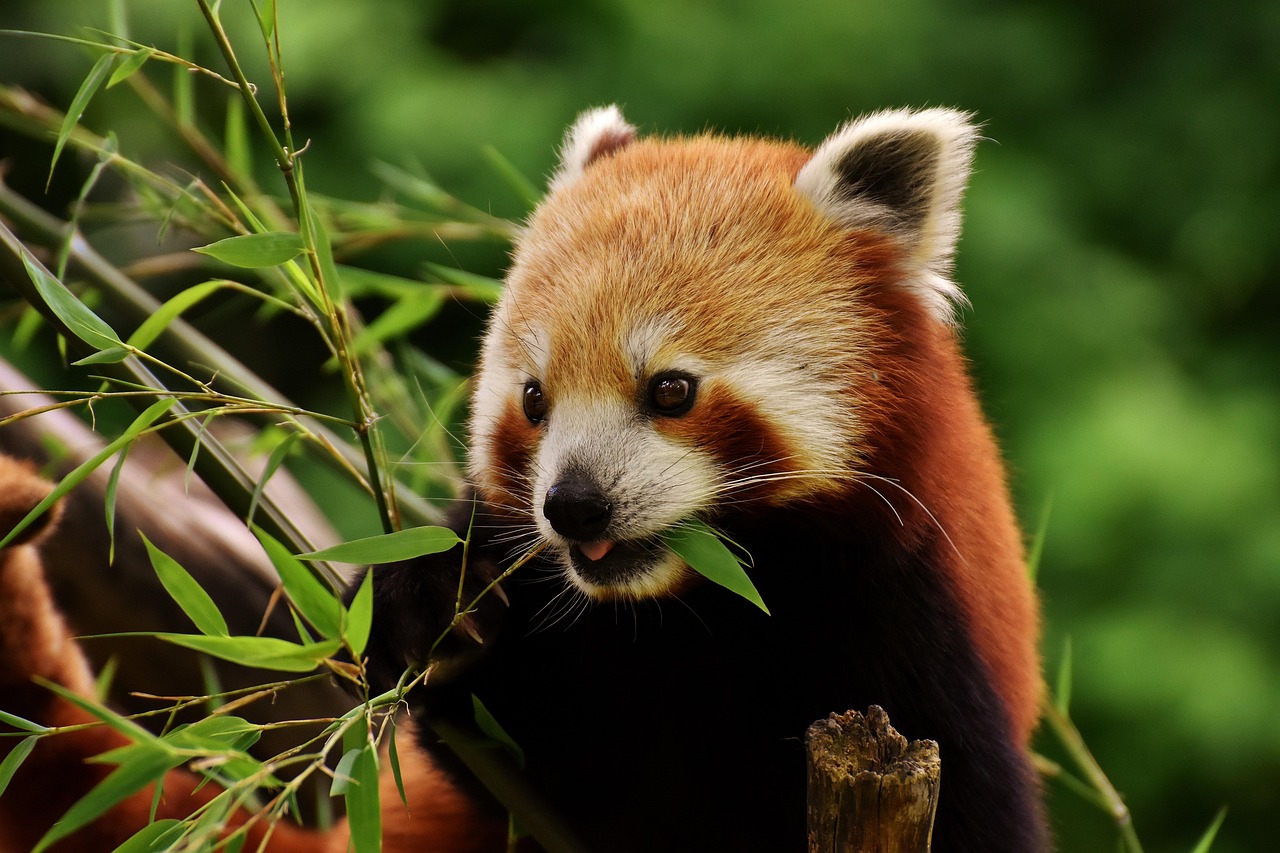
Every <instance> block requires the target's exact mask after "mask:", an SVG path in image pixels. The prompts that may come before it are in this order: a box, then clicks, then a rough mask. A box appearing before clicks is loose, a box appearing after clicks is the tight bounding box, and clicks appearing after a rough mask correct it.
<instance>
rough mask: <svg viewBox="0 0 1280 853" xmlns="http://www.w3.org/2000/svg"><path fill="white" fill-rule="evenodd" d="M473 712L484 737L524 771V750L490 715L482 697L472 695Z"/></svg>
mask: <svg viewBox="0 0 1280 853" xmlns="http://www.w3.org/2000/svg"><path fill="white" fill-rule="evenodd" d="M471 712H472V714H473V715H474V717H475V721H476V726H477V727H478V728H479V729H480V731H481V732H482V733H483V734H484V736H485V737H487V738H488V739H489V740H491V741H493V742H495V743H497V744H499V745H500V746H501V747H502V748H503V749H505V750H506V751H507V752H508V753H509V754H510V755H511V757H512V758H513V759H515V762H516V766H517V767H519V768H520V769H521V770H523V769H524V749H522V748H521V746H520V744H518V743H516V742H515V739H514V738H513V737H511V735H509V734H507V730H506V729H504V728H503V727H502V724H501V723H499V722H498V719H497V718H496V717H494V716H493V714H491V713H489V709H488V708H486V707H485V706H484V703H483V702H481V701H480V697H479V696H476V695H475V694H474V693H473V694H471Z"/></svg>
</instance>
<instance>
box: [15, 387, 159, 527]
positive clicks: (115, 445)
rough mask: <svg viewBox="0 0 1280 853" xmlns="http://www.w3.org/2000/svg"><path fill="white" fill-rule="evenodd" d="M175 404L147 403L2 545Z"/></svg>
mask: <svg viewBox="0 0 1280 853" xmlns="http://www.w3.org/2000/svg"><path fill="white" fill-rule="evenodd" d="M173 404H174V400H173V398H172V397H166V398H164V399H163V400H157V401H156V402H154V403H152V404H151V405H150V406H148V407H147V409H146V411H144V412H143V413H142V414H140V415H138V417H137V418H135V419H134V421H133V423H131V424H130V425H129V427H128V428H127V429H126V430H125V431H124V432H123V433H121V434H120V436H119V437H118V438H116V439H115V440H114V441H112V442H111V443H110V444H108V445H107V446H106V447H104V448H102V450H100V451H98V453H97V454H95V455H94V456H93V458H92V459H88V460H86V461H84V462H82V463H80V464H79V465H78V466H76V468H75V469H74V470H72V471H71V472H70V473H69V474H67V476H65V477H63V478H62V480H61V481H60V482H59V483H58V485H56V486H54V487H53V491H52V492H50V493H49V496H48V497H46V498H45V499H44V500H42V501H40V503H38V504H36V506H35V508H34V509H32V510H31V512H29V513H27V515H26V517H25V518H23V519H22V521H19V522H18V523H17V525H15V526H14V528H13V529H12V530H10V531H9V533H8V534H7V535H6V536H5V537H4V538H3V539H0V548H3V547H4V546H6V545H8V544H9V542H10V541H12V540H13V539H14V537H16V536H17V535H18V534H19V533H21V532H22V531H23V530H25V529H26V528H27V525H29V524H30V523H31V522H32V521H34V520H35V519H37V518H39V517H40V516H41V515H42V514H44V512H45V511H46V510H48V509H49V507H51V506H53V505H54V504H55V503H57V501H58V499H59V498H61V497H62V496H63V495H65V494H66V493H67V492H69V491H71V490H72V489H74V488H75V487H76V486H78V485H79V484H80V483H81V482H83V481H84V480H85V478H87V477H88V476H89V475H90V474H92V473H93V472H94V471H95V470H96V469H97V468H98V466H99V465H101V464H102V463H103V462H105V461H106V460H107V459H109V458H111V456H112V455H113V454H114V453H116V451H118V450H120V448H122V447H125V446H126V445H128V444H129V443H130V442H132V441H133V440H134V439H135V438H137V437H138V435H139V434H140V433H141V432H142V431H143V430H145V429H146V428H147V427H149V426H151V424H153V423H155V421H156V420H158V419H159V418H160V416H161V415H163V414H164V413H165V412H167V411H168V410H169V408H170V407H171V406H173Z"/></svg>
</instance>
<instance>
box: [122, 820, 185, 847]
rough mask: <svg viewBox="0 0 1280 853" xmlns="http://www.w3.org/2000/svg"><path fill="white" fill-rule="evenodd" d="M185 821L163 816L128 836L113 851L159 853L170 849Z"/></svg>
mask: <svg viewBox="0 0 1280 853" xmlns="http://www.w3.org/2000/svg"><path fill="white" fill-rule="evenodd" d="M184 826H185V823H184V822H183V821H180V820H177V819H175V818H165V819H164V820H158V821H156V822H155V823H150V824H147V825H146V826H144V827H143V828H142V829H140V830H138V831H137V832H135V833H134V834H133V835H132V836H130V838H129V840H128V841H126V842H125V843H124V844H121V845H120V846H119V847H117V848H116V849H115V850H114V851H113V853H161V851H165V850H171V849H172V848H173V845H174V842H176V841H177V840H178V837H179V835H181V833H182V830H183V827H184Z"/></svg>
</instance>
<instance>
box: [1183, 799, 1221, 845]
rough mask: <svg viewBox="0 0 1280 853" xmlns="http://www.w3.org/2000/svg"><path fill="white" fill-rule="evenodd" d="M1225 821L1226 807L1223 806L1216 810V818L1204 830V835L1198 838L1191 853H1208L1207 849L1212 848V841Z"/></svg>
mask: <svg viewBox="0 0 1280 853" xmlns="http://www.w3.org/2000/svg"><path fill="white" fill-rule="evenodd" d="M1226 819H1227V807H1226V806H1223V807H1222V808H1220V809H1218V816H1217V817H1215V818H1214V819H1213V823H1211V824H1210V825H1209V828H1208V829H1207V830H1205V833H1204V835H1202V836H1201V837H1200V841H1199V843H1197V844H1196V846H1195V847H1194V848H1193V849H1192V850H1191V853H1209V848H1211V847H1213V840H1214V839H1215V838H1217V837H1218V830H1219V829H1221V828H1222V822H1223V821H1224V820H1226Z"/></svg>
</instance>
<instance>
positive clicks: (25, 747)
mask: <svg viewBox="0 0 1280 853" xmlns="http://www.w3.org/2000/svg"><path fill="white" fill-rule="evenodd" d="M38 740H40V735H30V736H28V737H24V738H23V739H22V740H20V741H18V745H17V746H15V747H14V748H13V749H11V750H10V751H9V754H8V755H6V756H5V757H4V761H0V797H2V796H4V789H5V788H7V787H9V782H11V781H12V780H13V774H15V773H17V772H18V768H19V767H21V766H22V762H24V761H26V760H27V756H28V755H30V754H31V750H33V749H35V748H36V742H37V741H38Z"/></svg>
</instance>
